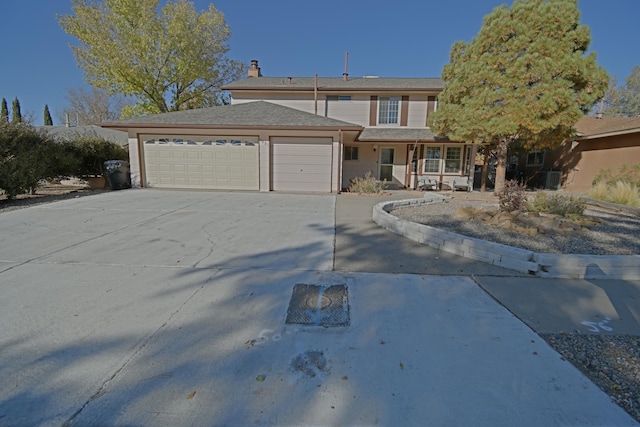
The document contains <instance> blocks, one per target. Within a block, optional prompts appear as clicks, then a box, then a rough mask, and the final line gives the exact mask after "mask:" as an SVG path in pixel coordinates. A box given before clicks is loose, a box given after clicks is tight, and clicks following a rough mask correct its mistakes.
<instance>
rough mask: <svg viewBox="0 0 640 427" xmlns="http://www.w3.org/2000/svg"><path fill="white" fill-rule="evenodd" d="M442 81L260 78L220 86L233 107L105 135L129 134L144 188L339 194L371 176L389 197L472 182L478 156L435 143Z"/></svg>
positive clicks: (138, 122)
mask: <svg viewBox="0 0 640 427" xmlns="http://www.w3.org/2000/svg"><path fill="white" fill-rule="evenodd" d="M442 88H443V83H442V80H441V79H439V78H378V77H361V78H351V77H349V76H348V75H347V74H345V75H343V77H336V78H318V77H263V76H262V73H261V71H260V68H259V67H258V62H257V61H252V65H251V68H250V70H249V76H248V77H247V78H246V79H243V80H240V81H236V82H233V83H230V84H228V85H226V86H224V87H223V89H225V90H228V91H229V92H230V93H231V99H232V102H231V105H226V106H220V107H212V108H204V109H197V110H187V111H178V112H171V113H165V114H157V115H153V116H146V117H137V118H132V119H128V120H123V121H118V122H114V123H103V124H101V126H103V127H105V128H109V129H116V130H121V131H125V132H127V133H128V139H129V154H130V160H131V162H130V163H131V176H132V184H133V185H134V186H140V187H165V188H205V189H225V190H227V189H231V190H260V191H313V192H339V191H341V190H343V189H346V188H348V186H349V184H350V180H351V179H352V178H354V177H357V176H364V175H365V174H366V173H367V172H371V173H372V175H373V176H374V177H376V178H378V179H381V180H382V179H385V180H387V181H388V182H389V183H390V185H391V187H393V188H415V187H416V184H417V183H418V180H419V179H420V178H421V177H429V178H431V179H432V180H434V181H435V182H437V183H438V186H439V187H440V186H442V187H444V188H447V187H449V188H450V186H451V185H452V184H453V180H454V179H456V178H457V179H458V180H460V178H465V179H466V177H470V176H472V170H471V168H472V165H473V159H474V156H475V147H474V146H473V145H471V144H464V143H460V142H453V141H449V140H447V139H446V138H438V137H436V136H435V135H434V134H433V133H432V132H431V130H430V129H429V127H428V126H427V118H428V116H429V114H430V113H431V112H433V111H434V110H435V109H436V108H437V95H438V94H439V93H440V92H441V91H442Z"/></svg>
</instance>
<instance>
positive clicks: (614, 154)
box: [564, 133, 640, 191]
mask: <svg viewBox="0 0 640 427" xmlns="http://www.w3.org/2000/svg"><path fill="white" fill-rule="evenodd" d="M573 145H574V147H573V149H572V150H571V156H570V157H569V158H568V159H566V160H565V162H564V164H565V175H566V179H565V184H564V187H565V188H566V189H567V190H575V191H587V190H589V188H591V184H592V182H593V180H594V179H595V177H596V175H598V173H599V172H600V171H601V170H602V169H611V170H617V169H618V168H620V167H621V166H622V165H633V164H640V134H638V133H635V134H628V135H619V136H611V137H608V138H598V139H588V140H581V141H577V143H574V144H573ZM574 164H575V167H574V166H573V165H574ZM576 169H577V170H576Z"/></svg>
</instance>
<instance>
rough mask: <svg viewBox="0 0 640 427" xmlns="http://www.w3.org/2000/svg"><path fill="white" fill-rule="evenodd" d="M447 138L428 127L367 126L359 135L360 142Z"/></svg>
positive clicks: (420, 140) (419, 140)
mask: <svg viewBox="0 0 640 427" xmlns="http://www.w3.org/2000/svg"><path fill="white" fill-rule="evenodd" d="M437 140H446V138H442V137H438V136H436V135H435V134H434V133H433V132H431V130H430V129H428V128H405V127H400V128H398V127H394V128H375V127H372V128H366V129H365V130H363V131H362V133H361V134H360V136H359V137H358V141H360V142H378V141H380V142H383V141H389V142H416V141H418V142H422V141H437Z"/></svg>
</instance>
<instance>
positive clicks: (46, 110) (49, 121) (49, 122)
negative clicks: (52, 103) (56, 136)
mask: <svg viewBox="0 0 640 427" xmlns="http://www.w3.org/2000/svg"><path fill="white" fill-rule="evenodd" d="M44 125H45V126H53V119H52V118H51V113H50V112H49V105H47V104H44Z"/></svg>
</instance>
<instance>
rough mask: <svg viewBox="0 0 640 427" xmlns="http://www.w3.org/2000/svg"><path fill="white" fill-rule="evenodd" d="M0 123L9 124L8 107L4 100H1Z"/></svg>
mask: <svg viewBox="0 0 640 427" xmlns="http://www.w3.org/2000/svg"><path fill="white" fill-rule="evenodd" d="M0 123H9V106H8V105H7V100H6V99H4V98H2V107H0Z"/></svg>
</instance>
